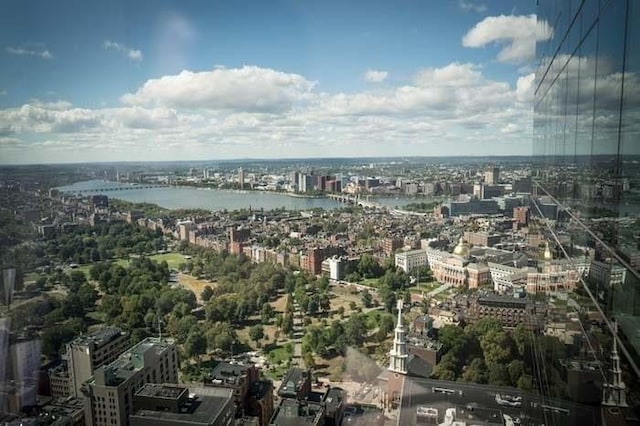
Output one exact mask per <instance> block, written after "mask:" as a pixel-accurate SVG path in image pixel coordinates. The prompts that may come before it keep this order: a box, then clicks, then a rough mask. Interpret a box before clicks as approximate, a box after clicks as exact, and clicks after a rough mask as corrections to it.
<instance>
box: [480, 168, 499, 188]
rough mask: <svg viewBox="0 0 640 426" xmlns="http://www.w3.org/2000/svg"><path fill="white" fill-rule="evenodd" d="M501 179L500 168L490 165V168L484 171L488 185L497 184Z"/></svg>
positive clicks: (485, 181)
mask: <svg viewBox="0 0 640 426" xmlns="http://www.w3.org/2000/svg"><path fill="white" fill-rule="evenodd" d="M499 181H500V168H499V167H490V168H489V170H487V171H486V172H484V183H486V184H487V185H496V184H498V183H499Z"/></svg>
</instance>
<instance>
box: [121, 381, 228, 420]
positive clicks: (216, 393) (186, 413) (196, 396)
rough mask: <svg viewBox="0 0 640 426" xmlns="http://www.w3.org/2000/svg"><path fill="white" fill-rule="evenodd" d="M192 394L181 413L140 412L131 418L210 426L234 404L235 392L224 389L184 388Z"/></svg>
mask: <svg viewBox="0 0 640 426" xmlns="http://www.w3.org/2000/svg"><path fill="white" fill-rule="evenodd" d="M177 389H184V390H186V391H187V392H190V396H193V397H192V398H188V399H187V402H186V404H185V405H184V406H183V407H182V409H181V412H180V413H172V412H170V411H156V410H138V411H136V413H135V414H134V415H132V416H131V418H142V417H144V418H152V419H158V420H163V421H164V422H165V424H166V422H169V421H170V422H172V424H182V423H184V424H190V425H198V424H203V425H209V424H214V422H216V419H217V418H218V417H220V414H221V413H222V411H223V410H224V408H225V407H226V406H227V404H233V402H232V399H233V391H232V390H231V389H224V388H191V389H187V388H182V387H177ZM215 424H217V423H215Z"/></svg>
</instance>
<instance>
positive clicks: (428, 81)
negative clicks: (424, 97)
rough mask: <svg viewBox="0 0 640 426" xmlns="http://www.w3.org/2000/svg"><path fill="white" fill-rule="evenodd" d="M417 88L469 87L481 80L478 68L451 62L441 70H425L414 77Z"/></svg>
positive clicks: (472, 65)
mask: <svg viewBox="0 0 640 426" xmlns="http://www.w3.org/2000/svg"><path fill="white" fill-rule="evenodd" d="M414 80H415V83H416V84H417V85H418V86H423V87H425V86H446V87H448V86H470V85H474V84H477V83H479V82H480V81H481V80H482V74H481V72H480V68H479V67H478V66H477V65H474V64H469V63H466V64H459V63H457V62H453V63H451V64H449V65H446V66H444V67H442V68H426V69H423V70H421V71H419V72H418V73H417V74H416V76H415V79H414Z"/></svg>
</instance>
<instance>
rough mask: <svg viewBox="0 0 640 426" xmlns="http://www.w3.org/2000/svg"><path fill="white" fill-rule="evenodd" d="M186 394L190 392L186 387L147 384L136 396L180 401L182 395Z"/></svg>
mask: <svg viewBox="0 0 640 426" xmlns="http://www.w3.org/2000/svg"><path fill="white" fill-rule="evenodd" d="M185 392H188V389H187V388H186V387H185V386H167V385H159V384H155V383H147V384H146V385H144V386H143V387H142V388H141V389H140V390H139V391H138V392H136V395H140V396H146V397H154V398H163V399H170V400H176V399H180V395H182V394H184V393H185Z"/></svg>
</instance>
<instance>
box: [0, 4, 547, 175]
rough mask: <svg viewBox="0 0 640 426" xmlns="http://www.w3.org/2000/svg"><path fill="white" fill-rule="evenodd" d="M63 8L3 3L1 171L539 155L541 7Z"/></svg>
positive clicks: (0, 40) (0, 33)
mask: <svg viewBox="0 0 640 426" xmlns="http://www.w3.org/2000/svg"><path fill="white" fill-rule="evenodd" d="M64 6H69V7H58V5H56V6H55V7H54V6H50V5H46V4H40V2H26V3H25V2H10V3H9V4H8V7H7V10H8V13H7V14H6V16H5V19H4V20H3V25H2V26H1V27H2V28H3V29H0V44H1V46H0V47H1V49H2V51H1V52H0V57H1V58H2V62H3V64H5V66H4V67H3V69H2V70H0V82H1V83H0V153H1V155H0V162H1V163H3V164H19V163H20V164H33V163H79V162H96V161H101V162H104V161H131V160H132V159H135V160H136V161H141V160H148V161H174V160H185V161H192V160H211V161H217V160H223V159H249V158H262V159H270V158H313V157H338V158H344V157H362V156H363V154H364V156H365V157H369V156H375V157H385V156H402V155H403V154H405V153H406V155H417V156H434V157H435V156H457V155H460V154H463V155H465V156H487V155H496V156H504V155H530V154H531V143H532V117H533V112H532V109H533V107H532V105H533V80H534V73H533V69H534V65H535V64H534V57H535V40H536V37H537V38H539V39H548V38H551V37H552V35H553V30H552V28H551V27H549V26H548V25H547V26H545V28H543V30H542V31H538V32H537V33H536V25H537V24H536V18H535V15H534V14H533V13H534V9H535V5H534V4H528V3H520V2H498V1H463V0H460V1H441V2H437V3H430V4H429V5H424V4H420V3H419V2H405V3H403V4H401V5H397V6H396V5H388V4H385V3H383V2H374V3H367V5H366V7H365V5H364V4H363V3H360V2H355V3H350V4H348V5H343V4H338V3H334V2H325V3H322V4H321V5H320V4H299V3H294V2H273V3H270V4H269V5H263V4H260V3H256V2H246V3H245V4H237V3H233V4H232V3H226V2H221V3H217V4H214V5H208V4H204V3H199V2H196V3H193V4H189V5H182V4H172V3H170V2H153V3H137V4H135V5H125V3H124V2H116V3H114V4H109V5H102V4H99V3H94V2H89V3H88V4H86V5H85V4H84V3H83V4H82V5H80V4H74V3H72V2H68V3H66V4H65V5H64ZM63 30H64V31H63ZM536 34H537V35H536ZM365 148H366V153H365V152H363V151H364V149H365Z"/></svg>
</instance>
